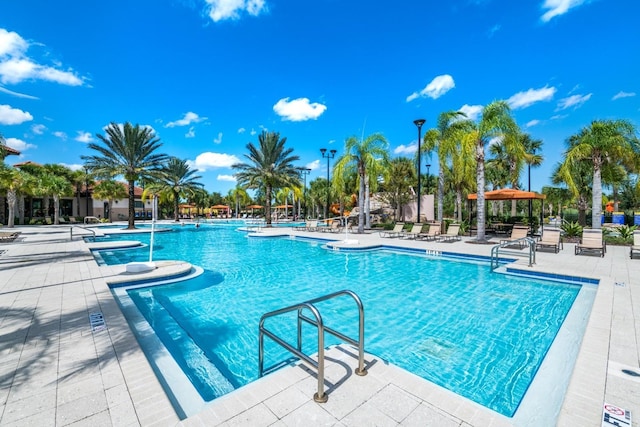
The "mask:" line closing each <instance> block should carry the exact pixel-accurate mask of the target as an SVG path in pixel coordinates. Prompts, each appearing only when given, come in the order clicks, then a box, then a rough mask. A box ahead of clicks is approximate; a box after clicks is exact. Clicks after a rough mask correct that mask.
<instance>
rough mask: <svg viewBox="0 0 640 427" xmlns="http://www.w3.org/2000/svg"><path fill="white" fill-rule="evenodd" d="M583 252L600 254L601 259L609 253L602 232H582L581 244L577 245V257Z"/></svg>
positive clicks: (597, 230) (598, 230) (591, 230)
mask: <svg viewBox="0 0 640 427" xmlns="http://www.w3.org/2000/svg"><path fill="white" fill-rule="evenodd" d="M583 252H598V253H599V254H600V256H601V257H603V256H604V254H605V253H606V252H607V245H606V243H605V242H604V240H603V238H602V230H600V229H597V228H585V229H584V230H582V238H581V239H580V243H578V244H576V255H579V254H582V253H583Z"/></svg>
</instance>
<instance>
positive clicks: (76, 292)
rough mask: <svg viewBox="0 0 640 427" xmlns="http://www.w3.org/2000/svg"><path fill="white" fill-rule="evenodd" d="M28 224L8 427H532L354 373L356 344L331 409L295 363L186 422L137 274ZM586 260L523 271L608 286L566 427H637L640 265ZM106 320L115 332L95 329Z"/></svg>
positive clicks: (12, 337) (475, 250) (1, 327)
mask: <svg viewBox="0 0 640 427" xmlns="http://www.w3.org/2000/svg"><path fill="white" fill-rule="evenodd" d="M17 229H18V230H21V231H22V235H21V237H20V239H18V240H16V241H14V242H11V243H1V244H0V425H3V426H4V425H7V426H13V425H16V426H17V425H37V426H46V425H57V426H63V425H91V426H102V425H107V426H108V425H115V426H119V425H142V426H148V425H177V424H182V425H185V426H186V425H218V424H220V425H229V426H231V425H276V426H289V425H301V424H304V425H345V426H351V425H353V426H360V425H406V426H411V425H434V426H447V425H451V426H485V425H512V424H514V423H515V424H518V425H526V422H527V421H526V420H516V419H513V420H512V419H509V418H506V417H503V416H501V415H499V414H496V413H494V412H492V411H489V410H488V409H486V408H483V407H481V406H479V405H477V404H474V403H473V402H470V401H468V400H466V399H464V398H461V397H459V396H457V395H455V394H453V393H451V392H448V391H447V390H444V389H442V388H440V387H438V386H435V385H434V384H432V383H430V382H428V381H425V380H423V379H420V378H417V377H415V376H413V375H412V374H409V373H407V372H405V371H403V370H401V369H399V368H396V367H394V366H390V365H387V364H385V363H384V362H383V361H380V360H378V359H376V358H375V357H373V356H370V355H367V358H366V360H367V362H368V365H369V374H368V375H367V376H365V377H358V376H353V378H351V373H352V371H353V368H354V367H355V366H356V362H355V361H354V360H353V356H352V353H353V351H352V350H351V349H350V348H349V347H344V346H341V347H336V348H332V349H331V350H330V351H329V352H328V355H329V359H331V360H333V362H332V365H331V366H329V367H328V368H327V382H328V384H329V390H328V391H329V402H327V403H326V404H317V403H315V402H313V400H312V399H311V396H312V395H313V393H314V387H315V384H316V383H317V380H316V379H315V377H314V375H313V374H312V373H309V372H308V371H307V370H306V368H303V367H300V366H294V367H290V368H285V369H283V370H281V371H278V372H276V373H274V374H272V375H269V376H267V377H265V378H263V379H261V380H259V381H256V382H254V383H252V384H250V385H249V386H246V387H243V388H242V389H239V390H236V391H235V392H233V393H231V394H229V395H226V396H223V397H222V398H220V399H217V400H215V401H214V402H211V403H210V404H208V405H207V407H206V408H205V409H204V410H203V411H202V412H200V413H199V414H196V415H194V416H191V417H189V418H188V419H185V420H182V421H180V419H179V417H178V415H177V414H176V412H175V411H174V409H173V407H172V406H171V403H170V401H169V399H168V397H167V395H166V393H165V392H164V390H163V388H162V386H161V384H160V382H159V381H158V379H157V378H156V376H155V374H154V372H153V370H152V368H151V366H150V365H149V363H148V361H147V359H146V357H145V355H144V353H143V352H142V350H141V349H140V347H139V345H138V343H137V341H136V339H135V338H134V336H133V334H132V333H131V330H130V328H129V325H128V323H127V321H126V320H125V318H124V317H123V315H122V313H121V311H120V308H119V306H118V305H117V303H116V302H115V301H114V299H113V297H112V294H111V291H110V290H109V288H108V286H107V283H109V282H115V281H130V280H131V278H132V276H131V273H127V272H125V271H124V268H123V266H110V267H99V266H98V265H97V264H96V262H95V261H94V259H93V256H92V255H91V253H90V251H89V245H90V244H87V243H85V242H84V241H83V240H81V239H79V238H78V237H76V238H74V240H70V238H69V236H70V235H69V227H63V226H59V227H55V226H51V227H23V228H17ZM281 232H282V230H268V231H263V232H262V233H261V234H263V235H266V234H267V233H281ZM74 233H75V232H74ZM287 233H291V234H301V235H305V236H316V237H322V238H333V239H336V240H346V241H347V242H348V243H345V246H351V247H359V246H365V245H376V244H391V245H396V246H404V247H420V248H424V249H425V250H432V251H451V252H459V253H466V254H478V255H489V253H490V250H491V246H485V245H475V244H469V243H466V242H465V240H466V239H465V238H463V241H461V242H454V243H434V242H416V241H413V240H399V239H381V238H379V237H378V235H377V234H366V235H349V236H344V235H332V234H326V233H306V232H293V231H289V230H287ZM131 240H135V239H131ZM355 241H357V242H355ZM338 245H339V244H338ZM573 252H574V251H573V245H572V244H565V248H564V250H562V251H561V252H560V253H559V254H553V253H543V252H538V254H537V263H536V265H535V266H534V267H528V266H526V263H525V262H524V260H522V259H521V260H519V261H517V262H516V265H517V266H519V268H522V269H531V270H534V271H539V272H548V273H556V274H564V275H574V276H580V277H590V278H597V279H600V285H599V287H598V291H597V295H596V300H595V303H594V307H593V310H592V313H591V316H590V318H589V323H588V326H587V330H586V333H585V336H584V339H583V341H582V345H581V349H580V354H579V356H578V359H577V361H576V365H575V369H574V371H573V374H572V377H571V383H570V385H569V388H568V391H567V393H566V396H565V400H564V404H563V407H562V411H561V414H560V417H559V419H558V422H557V424H558V425H566V426H575V425H579V426H594V427H595V426H600V425H601V418H602V406H603V403H604V402H607V403H610V404H613V405H617V406H619V407H622V408H625V409H629V410H631V411H632V414H633V415H634V418H635V419H634V423H633V425H635V426H637V425H639V424H638V421H639V420H640V380H639V379H638V377H634V376H630V375H627V374H625V373H623V370H629V371H632V372H638V373H640V357H639V348H640V345H639V343H640V323H639V322H640V315H639V316H638V317H636V316H635V313H640V279H639V278H640V260H630V259H629V255H628V254H629V251H628V248H626V247H615V246H609V247H608V250H607V254H606V256H605V257H604V258H600V257H593V256H576V255H574V253H573ZM185 267H186V265H185V264H184V263H180V262H167V263H162V265H161V266H160V268H158V269H157V270H156V271H155V272H154V273H153V274H160V275H169V276H170V275H173V274H175V273H176V272H178V271H182V270H183V269H184V268H185ZM147 274H148V273H147ZM136 277H137V276H136ZM95 313H101V314H102V316H103V318H104V320H105V322H106V328H100V326H99V325H98V326H97V328H96V330H95V331H92V328H91V325H90V315H91V314H95ZM94 320H95V317H94ZM528 422H529V425H534V424H531V423H530V422H531V420H529V421H528Z"/></svg>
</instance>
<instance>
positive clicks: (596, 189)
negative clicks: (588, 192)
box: [591, 166, 602, 228]
mask: <svg viewBox="0 0 640 427" xmlns="http://www.w3.org/2000/svg"><path fill="white" fill-rule="evenodd" d="M591 205H592V206H591V228H602V223H601V216H602V178H601V175H600V167H599V166H596V167H595V168H594V171H593V200H592V202H591Z"/></svg>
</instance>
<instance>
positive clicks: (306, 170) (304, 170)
mask: <svg viewBox="0 0 640 427" xmlns="http://www.w3.org/2000/svg"><path fill="white" fill-rule="evenodd" d="M298 170H299V171H300V173H301V174H302V176H303V178H304V187H302V200H304V216H305V217H306V216H307V175H309V173H310V172H311V169H309V168H298Z"/></svg>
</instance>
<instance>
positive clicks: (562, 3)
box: [540, 0, 584, 22]
mask: <svg viewBox="0 0 640 427" xmlns="http://www.w3.org/2000/svg"><path fill="white" fill-rule="evenodd" d="M582 3H584V0H545V1H544V4H543V5H542V8H543V9H548V10H547V11H546V12H545V13H544V14H543V15H542V16H541V17H540V19H541V20H542V22H549V21H550V20H551V19H553V18H555V17H556V16H560V15H564V14H565V13H567V12H569V9H573V8H574V7H577V6H580V5H581V4H582Z"/></svg>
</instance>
